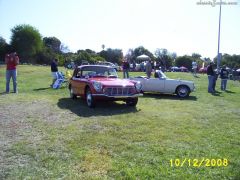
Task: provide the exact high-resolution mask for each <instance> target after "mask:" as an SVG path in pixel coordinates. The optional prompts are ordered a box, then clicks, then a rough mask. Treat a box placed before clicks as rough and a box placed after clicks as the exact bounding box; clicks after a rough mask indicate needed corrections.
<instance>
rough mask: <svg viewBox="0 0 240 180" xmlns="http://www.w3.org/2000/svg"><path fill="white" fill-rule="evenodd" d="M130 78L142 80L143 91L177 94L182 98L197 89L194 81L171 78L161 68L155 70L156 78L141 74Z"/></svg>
mask: <svg viewBox="0 0 240 180" xmlns="http://www.w3.org/2000/svg"><path fill="white" fill-rule="evenodd" d="M130 79H132V80H135V81H140V82H141V84H142V92H158V93H166V94H177V96H179V97H181V98H186V97H188V96H189V94H190V93H191V92H193V91H194V89H195V86H194V83H193V82H192V81H185V80H180V79H178V80H176V79H169V78H167V76H166V75H165V74H164V73H163V72H162V71H161V70H156V71H155V73H154V78H146V77H143V76H139V77H134V78H130Z"/></svg>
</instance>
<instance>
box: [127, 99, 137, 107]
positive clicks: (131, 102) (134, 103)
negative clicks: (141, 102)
mask: <svg viewBox="0 0 240 180" xmlns="http://www.w3.org/2000/svg"><path fill="white" fill-rule="evenodd" d="M137 103H138V98H132V99H129V100H127V101H126V104H127V105H128V106H136V105H137Z"/></svg>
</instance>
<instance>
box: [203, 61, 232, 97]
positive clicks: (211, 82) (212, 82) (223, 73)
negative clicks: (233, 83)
mask: <svg viewBox="0 0 240 180" xmlns="http://www.w3.org/2000/svg"><path fill="white" fill-rule="evenodd" d="M213 66H214V63H213V62H210V64H209V65H208V66H207V75H208V92H209V93H215V92H216V90H215V87H216V81H217V79H218V76H219V75H220V78H221V90H222V91H226V88H227V80H228V76H229V72H228V70H227V69H226V65H223V66H222V68H221V70H220V71H219V70H218V69H216V70H215V71H214V67H213Z"/></svg>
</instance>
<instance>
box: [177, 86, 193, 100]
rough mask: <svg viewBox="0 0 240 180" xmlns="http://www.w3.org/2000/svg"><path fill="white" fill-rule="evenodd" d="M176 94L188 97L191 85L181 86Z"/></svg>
mask: <svg viewBox="0 0 240 180" xmlns="http://www.w3.org/2000/svg"><path fill="white" fill-rule="evenodd" d="M176 94H177V96H178V97H180V98H186V97H188V96H189V94H190V89H189V87H187V86H184V85H182V86H179V87H178V88H177V90H176Z"/></svg>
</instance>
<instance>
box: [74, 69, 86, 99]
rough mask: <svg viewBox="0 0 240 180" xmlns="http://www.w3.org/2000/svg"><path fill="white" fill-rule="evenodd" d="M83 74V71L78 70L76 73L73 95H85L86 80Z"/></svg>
mask: <svg viewBox="0 0 240 180" xmlns="http://www.w3.org/2000/svg"><path fill="white" fill-rule="evenodd" d="M81 74H82V72H81V69H78V70H76V72H74V75H73V78H72V82H71V85H72V89H73V93H74V94H76V95H81V96H82V95H84V89H85V84H86V79H85V78H84V77H83V76H82V75H81Z"/></svg>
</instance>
